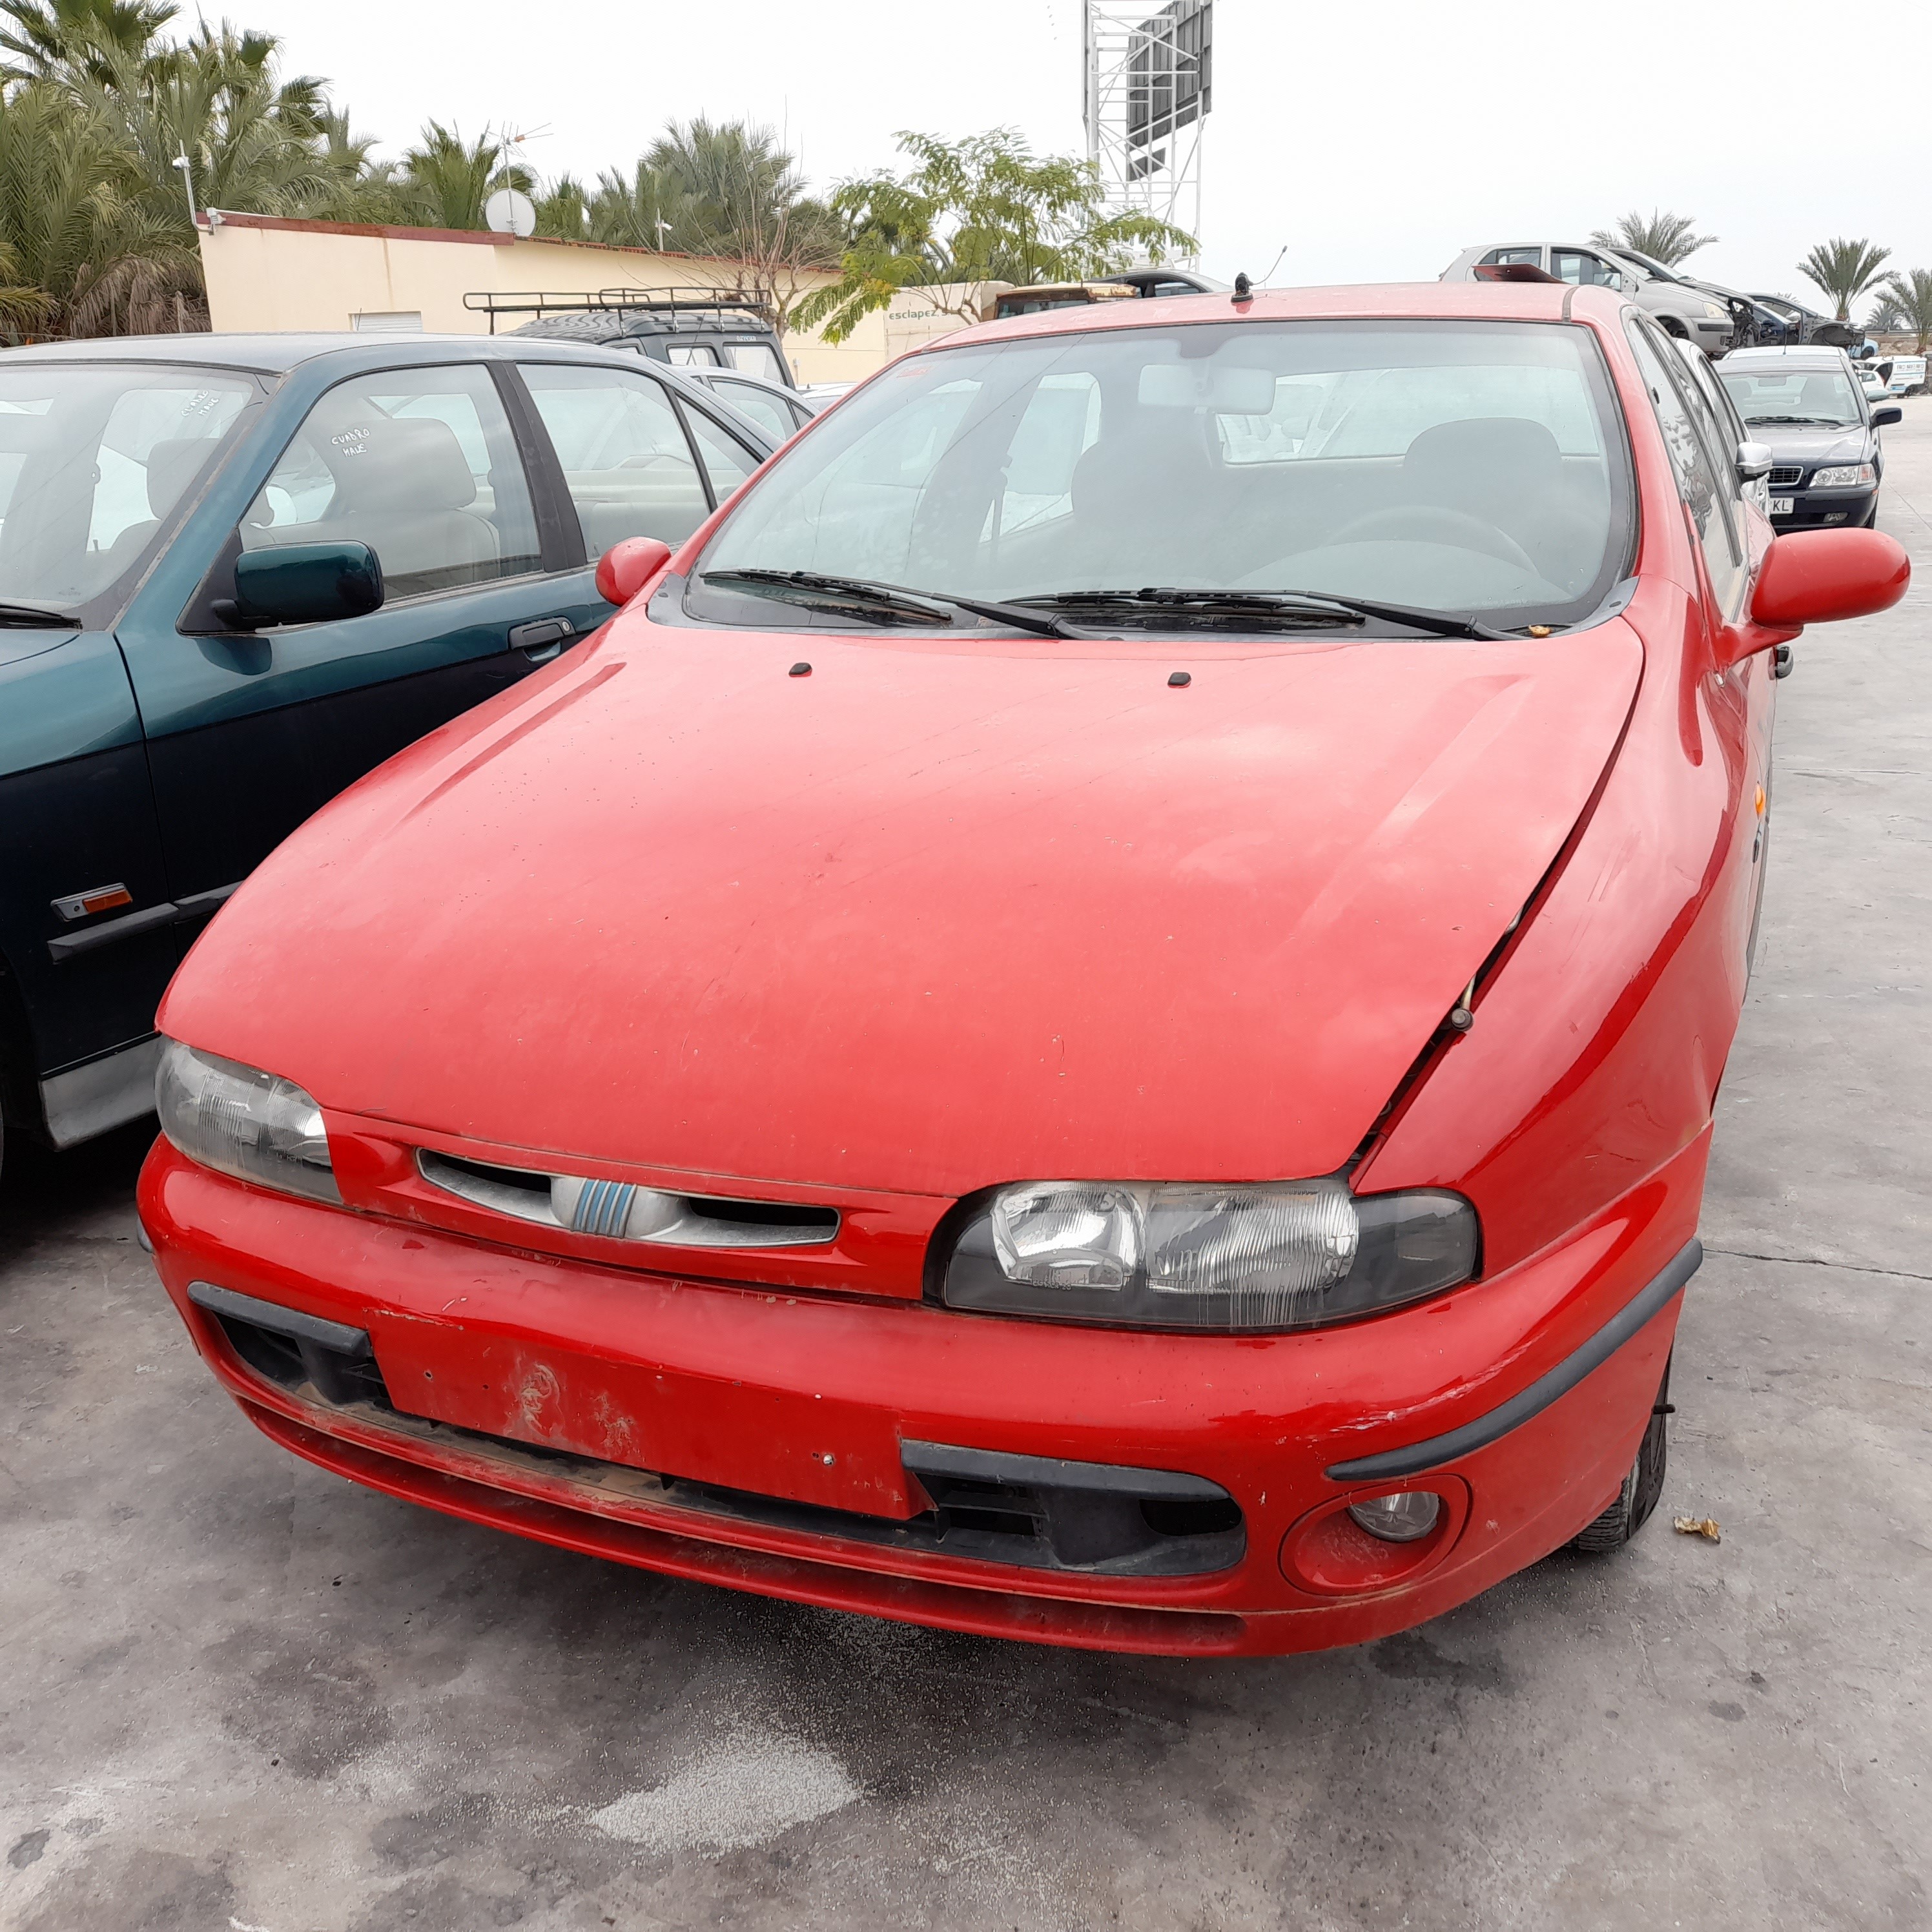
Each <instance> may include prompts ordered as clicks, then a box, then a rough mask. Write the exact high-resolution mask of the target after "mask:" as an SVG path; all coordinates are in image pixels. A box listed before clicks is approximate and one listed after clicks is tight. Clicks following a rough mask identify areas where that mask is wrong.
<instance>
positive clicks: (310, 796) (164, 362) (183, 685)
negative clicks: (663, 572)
mask: <svg viewBox="0 0 1932 1932" xmlns="http://www.w3.org/2000/svg"><path fill="white" fill-rule="evenodd" d="M771 449H772V440H771V439H769V437H766V436H765V435H764V434H763V432H762V431H760V429H759V428H757V426H756V425H754V424H751V423H750V422H746V421H745V420H743V419H741V418H739V416H736V414H735V413H733V411H731V410H729V409H728V408H727V407H724V406H723V405H722V404H720V403H719V402H718V401H717V400H716V399H715V398H712V397H711V396H710V395H707V394H706V393H705V392H703V391H701V390H700V389H697V386H695V385H694V384H691V383H686V382H685V381H683V380H681V379H680V378H679V377H677V376H676V374H674V373H673V372H672V371H669V370H667V369H662V368H657V367H655V366H652V365H649V364H648V363H646V362H644V361H643V359H640V358H639V357H637V356H630V355H621V354H619V353H615V352H612V351H607V350H599V349H596V348H583V347H576V346H574V345H572V344H568V343H562V342H553V341H544V340H541V339H540V338H514V339H503V338H499V339H496V340H491V339H490V338H482V337H476V336H443V337H436V336H406V337H400V338H399V337H397V336H393V335H392V336H385V337H381V338H374V337H371V336H367V335H261V336H242V335H235V336H220V335H183V336H164V337H153V338H118V339H110V340H106V341H96V342H85V343H70V344H56V345H49V346H47V347H32V348H26V349H18V350H7V351H5V352H0V1120H3V1121H4V1131H0V1158H3V1157H4V1150H5V1136H6V1135H7V1134H13V1135H15V1136H21V1135H24V1136H28V1137H31V1138H34V1139H39V1140H41V1141H43V1142H47V1143H49V1144H50V1145H52V1146H54V1147H56V1148H66V1147H71V1146H73V1145H75V1144H76V1143H77V1142H80V1141H84V1140H86V1139H89V1138H90V1137H92V1136H94V1135H96V1134H99V1133H104V1132H106V1131H107V1130H109V1129H110V1128H112V1127H117V1126H118V1125H120V1124H121V1123H123V1122H124V1121H130V1120H133V1119H136V1118H139V1116H140V1115H142V1114H144V1113H145V1112H148V1110H149V1109H150V1108H151V1106H152V1104H153V1076H154V1062H155V1058H156V1055H157V1052H158V1047H157V1043H156V1041H155V1039H154V1007H155V1003H156V1001H157V1000H158V999H159V998H160V993H161V991H162V989H163V987H164V986H166V984H167V982H168V979H169V975H170V974H172V972H173V971H174V969H175V966H176V965H178V963H179V962H180V960H181V956H182V955H183V954H184V953H185V952H186V950H187V947H188V946H189V945H190V944H191V943H192V941H193V939H194V937H195V935H196V932H198V931H199V929H200V925H201V922H202V921H204V920H205V919H207V918H208V916H209V915H210V914H211V913H213V912H214V910H215V909H216V908H217V907H218V906H219V905H220V904H221V902H222V901H223V899H225V898H226V897H227V895H229V893H230V892H233V890H234V889H235V888H236V886H237V885H238V884H239V883H240V882H241V881H242V880H243V879H244V878H245V877H247V876H248V873H249V871H250V870H251V868H253V867H254V865H256V864H257V862H259V861H260V859H262V858H263V856H265V855H266V853H268V852H269V850H271V849H272V847H275V845H276V844H278V843H279V842H280V841H281V839H282V838H284V837H285V836H286V835H287V834H288V833H289V832H290V831H292V830H293V829H294V828H295V827H296V826H297V825H299V823H301V822H302V820H304V819H305V818H306V817H308V815H309V814H310V813H311V812H312V811H314V810H315V809H316V808H317V806H318V805H321V804H323V802H325V801H326V800H327V799H329V798H332V797H333V796H335V793H338V792H339V791H341V790H342V789H343V788H344V787H345V786H346V785H347V784H350V783H351V782H352V781H353V780H355V779H356V778H359V777H361V776H362V774H363V773H364V772H367V771H368V770H370V769H371V768H372V767H373V766H376V765H377V764H380V763H381V762H382V761H383V760H384V759H385V758H386V757H389V756H390V755H391V754H392V753H394V752H395V751H400V750H401V748H403V747H404V745H407V744H409V743H410V742H412V741H413V740H414V739H417V738H419V737H421V736H422V735H423V734H424V733H425V732H427V731H429V730H433V729H434V727H436V726H437V725H439V724H443V722H445V721H446V720H447V719H449V718H453V717H455V715H457V714H458V712H462V711H466V710H467V709H469V707H470V706H472V705H473V704H475V703H478V702H480V701H481V700H483V699H484V698H486V697H489V696H490V695H491V694H493V692H496V691H500V690H501V689H502V688H504V686H505V685H509V684H512V683H514V682H516V681H517V679H520V678H523V677H526V676H529V674H530V673H531V672H532V671H533V670H535V669H536V668H537V667H538V666H539V665H541V664H544V663H547V662H548V661H550V660H551V659H552V658H555V657H556V656H557V655H559V653H560V652H562V651H564V650H565V649H568V648H569V647H570V646H571V643H573V642H574V641H575V640H577V639H579V638H580V637H583V635H585V634H587V633H588V632H589V631H592V629H594V628H595V627H596V626H597V625H598V624H600V623H601V622H603V620H604V619H605V618H606V617H607V616H609V614H610V607H609V606H608V605H607V604H605V603H604V601H603V600H602V599H601V598H600V597H599V596H598V592H597V589H596V586H595V582H594V580H593V571H594V568H595V563H596V560H597V559H598V556H601V554H602V553H603V552H604V550H607V549H608V548H609V547H610V545H611V544H613V543H616V542H617V541H619V540H621V539H622V538H625V537H632V536H652V537H659V538H663V539H664V541H667V542H669V543H673V544H674V543H676V542H677V541H679V540H680V539H682V538H684V537H685V536H687V535H689V534H690V532H691V531H692V530H694V529H696V528H697V526H698V525H699V524H700V523H701V522H703V520H704V519H705V518H706V517H707V516H708V515H709V514H710V513H711V511H712V509H713V508H715V506H716V505H718V503H719V502H722V501H723V500H724V498H725V497H727V496H729V495H730V493H731V492H732V491H733V490H735V489H736V487H737V486H738V485H739V484H740V483H741V482H742V481H744V479H745V478H746V477H747V476H748V475H750V474H751V472H752V470H754V469H756V468H757V466H758V465H759V464H760V463H761V462H762V461H763V460H764V458H766V456H767V455H769V453H770V452H771ZM446 883H447V882H446V881H443V880H425V881H424V882H423V890H424V893H425V898H426V899H434V898H435V897H436V896H437V895H438V894H440V892H443V890H444V889H446Z"/></svg>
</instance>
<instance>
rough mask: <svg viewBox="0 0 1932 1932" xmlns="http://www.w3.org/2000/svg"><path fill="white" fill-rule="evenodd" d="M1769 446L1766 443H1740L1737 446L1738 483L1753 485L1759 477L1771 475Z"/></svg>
mask: <svg viewBox="0 0 1932 1932" xmlns="http://www.w3.org/2000/svg"><path fill="white" fill-rule="evenodd" d="M1771 462H1772V457H1771V446H1770V444H1769V443H1739V445H1738V481H1739V482H1740V483H1755V482H1756V481H1757V480H1758V478H1760V477H1761V476H1769V475H1770V474H1771Z"/></svg>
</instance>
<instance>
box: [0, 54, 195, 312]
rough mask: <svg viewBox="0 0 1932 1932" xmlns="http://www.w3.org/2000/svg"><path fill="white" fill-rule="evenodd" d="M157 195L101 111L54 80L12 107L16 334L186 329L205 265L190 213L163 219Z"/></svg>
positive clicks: (3, 144) (7, 248)
mask: <svg viewBox="0 0 1932 1932" xmlns="http://www.w3.org/2000/svg"><path fill="white" fill-rule="evenodd" d="M145 185H146V184H145V181H144V180H143V178H142V172H141V170H140V169H139V166H138V165H137V164H136V161H135V159H134V157H133V154H131V152H130V150H129V148H128V147H127V145H126V143H125V142H124V140H123V139H122V138H121V130H119V129H118V128H117V127H115V124H114V123H113V121H112V119H111V118H110V117H109V116H107V115H105V114H104V113H102V112H101V110H99V109H98V107H95V106H92V105H90V104H88V103H87V102H86V101H81V100H80V99H78V98H76V97H75V96H74V95H71V94H70V93H68V92H67V91H66V90H65V89H63V88H61V87H59V86H56V85H55V84H54V83H50V82H46V81H34V82H30V83H26V84H24V85H17V86H14V87H13V88H12V89H9V90H8V91H7V92H6V93H5V95H4V96H0V251H4V252H5V254H6V256H7V257H8V258H9V260H10V268H9V269H8V278H9V279H10V281H13V283H14V284H15V285H16V286H15V289H14V291H13V296H12V299H10V301H9V302H7V308H8V311H10V320H12V322H13V326H14V327H15V328H17V329H18V328H20V327H23V326H31V327H33V328H36V329H46V330H48V331H49V332H53V333H58V334H76V335H118V334H121V333H124V332H130V331H135V330H140V329H171V328H172V327H174V326H175V318H174V298H175V295H176V294H177V293H179V294H181V296H182V298H183V300H184V302H186V300H187V299H188V298H189V296H190V295H192V296H195V297H196V298H197V299H198V297H199V290H200V265H199V260H198V259H197V257H196V252H195V245H194V241H193V236H191V235H190V233H189V230H188V226H187V212H186V210H185V208H182V209H181V211H180V212H179V213H178V214H175V215H174V217H172V219H169V218H168V217H166V216H165V215H160V214H157V213H156V212H155V211H154V210H153V209H152V208H150V207H148V205H145V201H144V189H145ZM177 199H178V190H177Z"/></svg>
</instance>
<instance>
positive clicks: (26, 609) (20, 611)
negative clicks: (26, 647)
mask: <svg viewBox="0 0 1932 1932" xmlns="http://www.w3.org/2000/svg"><path fill="white" fill-rule="evenodd" d="M0 624H5V625H20V626H22V627H23V628H24V627H26V626H27V625H34V626H40V625H44V626H45V627H46V628H47V629H49V630H50V631H77V630H79V629H80V619H79V618H78V617H70V616H68V614H67V613H66V612H65V610H43V609H42V608H41V607H40V605H39V604H0Z"/></svg>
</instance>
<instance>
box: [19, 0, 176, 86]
mask: <svg viewBox="0 0 1932 1932" xmlns="http://www.w3.org/2000/svg"><path fill="white" fill-rule="evenodd" d="M180 11H181V9H180V7H178V6H176V5H173V4H172V0H0V20H5V21H7V23H8V25H7V26H5V28H0V47H4V48H5V49H6V51H7V52H8V53H9V54H10V55H13V59H12V60H11V61H10V62H6V63H5V64H4V65H0V79H5V80H65V81H69V82H72V81H75V80H103V79H105V78H106V77H107V73H108V71H109V70H110V68H116V67H119V66H121V65H125V64H127V63H130V62H131V63H132V64H133V65H135V66H136V68H148V69H150V70H152V71H158V70H160V68H164V67H165V66H166V65H167V63H168V62H169V59H170V58H172V52H173V50H172V49H171V48H168V47H164V46H157V45H156V43H155V40H156V36H157V34H159V33H160V31H161V29H162V28H163V27H164V26H166V25H167V23H169V21H170V20H172V19H173V18H174V17H175V15H176V14H177V13H179V12H180Z"/></svg>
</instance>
